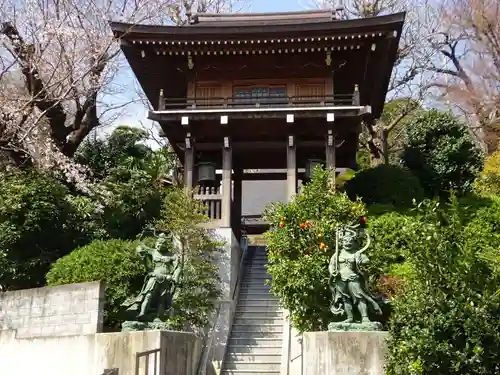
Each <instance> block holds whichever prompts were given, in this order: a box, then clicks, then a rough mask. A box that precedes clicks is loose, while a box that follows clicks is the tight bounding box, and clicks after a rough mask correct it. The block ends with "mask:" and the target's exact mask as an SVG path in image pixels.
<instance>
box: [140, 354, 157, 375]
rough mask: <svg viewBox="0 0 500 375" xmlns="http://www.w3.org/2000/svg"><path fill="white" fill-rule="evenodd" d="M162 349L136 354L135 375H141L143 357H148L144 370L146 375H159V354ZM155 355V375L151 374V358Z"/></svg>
mask: <svg viewBox="0 0 500 375" xmlns="http://www.w3.org/2000/svg"><path fill="white" fill-rule="evenodd" d="M160 351H161V349H160V348H158V349H152V350H146V351H144V352H137V353H136V354H135V375H139V370H140V363H141V362H140V361H141V358H142V357H146V362H145V369H144V375H159V374H157V372H156V369H157V368H158V365H159V362H158V361H159V358H158V357H159V353H160ZM152 354H154V370H153V374H150V373H149V356H150V355H152Z"/></svg>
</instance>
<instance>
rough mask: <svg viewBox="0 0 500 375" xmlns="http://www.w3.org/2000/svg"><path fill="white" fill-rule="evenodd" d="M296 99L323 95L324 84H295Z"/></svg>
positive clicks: (308, 98)
mask: <svg viewBox="0 0 500 375" xmlns="http://www.w3.org/2000/svg"><path fill="white" fill-rule="evenodd" d="M295 92H296V96H297V99H301V100H314V99H322V98H324V97H325V85H323V84H322V85H300V86H299V85H297V86H295Z"/></svg>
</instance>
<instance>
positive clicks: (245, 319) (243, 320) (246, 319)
mask: <svg viewBox="0 0 500 375" xmlns="http://www.w3.org/2000/svg"><path fill="white" fill-rule="evenodd" d="M283 322H284V321H283V317H268V316H251V315H247V316H235V318H234V321H233V324H254V325H255V324H257V325H260V324H283Z"/></svg>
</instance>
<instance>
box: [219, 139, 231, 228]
mask: <svg viewBox="0 0 500 375" xmlns="http://www.w3.org/2000/svg"><path fill="white" fill-rule="evenodd" d="M231 151H232V150H231V144H230V143H229V137H224V145H223V148H222V210H221V211H222V213H221V219H222V227H225V228H229V227H231V190H232V186H231V171H232V152H231Z"/></svg>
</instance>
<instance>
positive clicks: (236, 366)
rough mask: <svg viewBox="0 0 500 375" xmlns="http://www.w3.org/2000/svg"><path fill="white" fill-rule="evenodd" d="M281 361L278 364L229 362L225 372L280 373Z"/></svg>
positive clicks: (226, 363)
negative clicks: (254, 371)
mask: <svg viewBox="0 0 500 375" xmlns="http://www.w3.org/2000/svg"><path fill="white" fill-rule="evenodd" d="M280 367H281V360H280V358H278V362H245V361H227V362H225V363H224V370H259V372H262V370H264V371H280Z"/></svg>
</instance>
